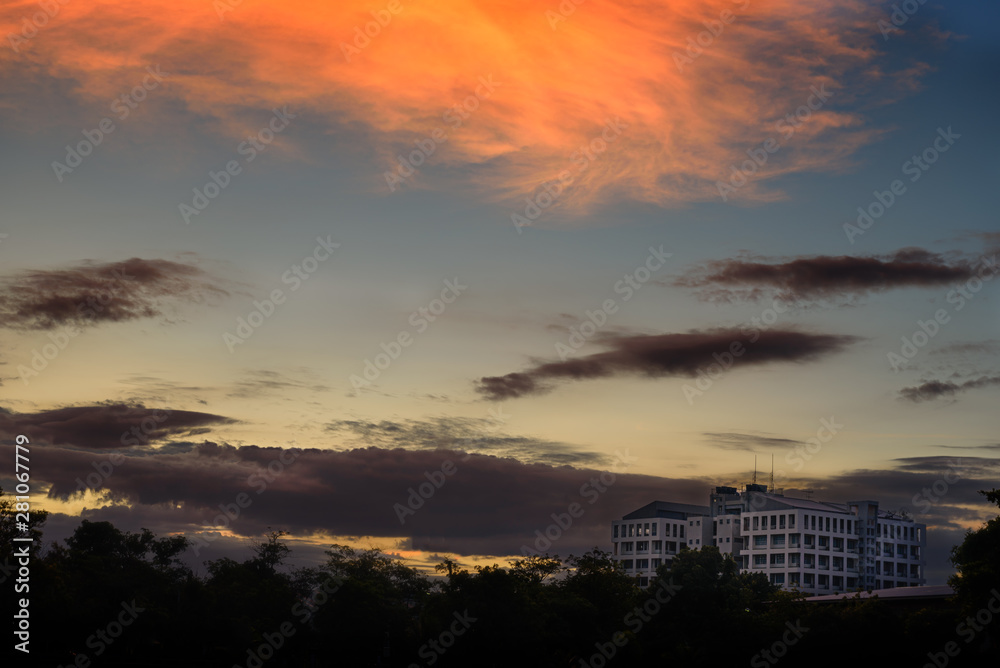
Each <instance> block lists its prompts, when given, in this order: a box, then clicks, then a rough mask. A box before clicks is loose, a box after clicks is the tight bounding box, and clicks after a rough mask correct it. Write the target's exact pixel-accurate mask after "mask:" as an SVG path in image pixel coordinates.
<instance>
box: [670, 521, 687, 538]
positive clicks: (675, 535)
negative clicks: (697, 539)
mask: <svg viewBox="0 0 1000 668" xmlns="http://www.w3.org/2000/svg"><path fill="white" fill-rule="evenodd" d="M671 526H673V527H674V535H673V537H674V538H677V525H676V524H673V525H671ZM683 537H684V534H681V538H683Z"/></svg>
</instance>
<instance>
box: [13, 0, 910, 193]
mask: <svg viewBox="0 0 1000 668" xmlns="http://www.w3.org/2000/svg"><path fill="white" fill-rule="evenodd" d="M223 4H224V3H210V2H204V1H203V0H134V1H133V2H129V3H111V4H107V3H106V4H102V5H99V6H97V5H93V4H91V3H68V4H66V5H64V6H61V7H60V13H59V16H58V17H57V19H55V20H54V21H53V24H56V23H57V25H54V26H53V27H50V28H47V30H48V31H50V32H54V31H58V39H45V38H44V35H43V36H42V37H39V38H36V39H33V40H30V41H29V42H28V43H27V44H26V45H24V47H23V50H22V53H20V54H18V53H14V52H13V51H12V50H11V49H5V50H4V51H2V52H0V69H2V70H3V71H2V72H0V77H3V78H4V79H6V80H8V81H11V82H12V83H13V84H16V86H17V87H15V88H14V89H13V91H12V94H13V95H17V94H18V93H21V92H22V90H23V91H24V92H26V91H27V90H34V89H33V88H31V86H34V85H35V84H36V82H31V83H30V84H29V83H28V80H30V78H31V77H46V78H50V79H57V80H60V81H74V82H76V85H74V86H73V88H72V90H73V91H74V94H76V95H79V96H80V97H82V98H83V100H82V101H83V102H85V103H86V102H93V103H94V104H95V105H99V106H100V107H102V108H106V107H107V104H108V101H109V100H112V99H114V98H115V97H117V96H118V95H120V94H121V92H122V90H121V86H122V83H121V82H122V81H129V77H130V76H133V77H136V76H139V75H138V74H136V72H141V71H143V68H144V67H146V66H148V65H158V66H161V67H162V69H163V71H164V72H165V73H167V74H169V79H168V84H166V85H165V86H164V87H163V90H162V91H157V99H156V100H155V101H153V102H150V103H149V104H148V105H147V106H146V107H144V115H145V116H146V117H147V118H148V119H149V121H148V122H150V123H153V124H159V125H163V124H169V123H170V120H171V119H169V118H168V117H167V116H166V114H165V113H164V112H160V111H159V109H160V106H159V105H161V104H162V107H163V109H168V108H169V109H173V110H176V109H177V108H181V109H186V110H187V111H188V113H190V115H191V116H190V118H191V120H192V121H193V122H191V123H186V124H184V125H178V127H177V130H178V132H177V135H178V137H183V136H184V133H185V132H189V131H190V128H191V127H193V126H196V125H197V126H201V127H204V126H205V125H206V124H207V125H209V126H210V127H213V128H215V129H218V130H221V131H222V132H224V133H226V134H228V135H231V136H232V137H233V138H234V139H237V138H239V137H241V136H244V135H245V132H246V126H247V124H248V123H252V122H253V121H252V120H250V117H251V116H252V114H253V113H259V112H260V111H261V110H268V109H270V108H271V107H272V106H274V105H283V104H288V105H290V107H291V108H292V110H293V111H295V112H296V113H298V112H302V113H303V114H307V115H308V116H309V118H310V119H311V121H310V122H317V123H320V124H326V125H327V126H328V127H330V128H332V129H333V131H334V132H336V133H337V134H338V135H341V136H347V135H349V134H350V135H352V136H355V137H358V136H364V137H365V141H366V142H369V145H368V146H367V147H366V150H367V151H370V155H372V156H373V158H374V159H375V160H374V161H375V163H376V167H375V169H373V170H372V172H373V173H372V179H371V181H372V187H373V189H374V188H378V189H382V191H383V192H385V190H384V186H385V184H384V183H383V182H382V181H383V180H382V177H381V173H382V171H383V170H384V169H385V170H389V169H394V168H395V167H396V166H397V165H398V162H397V158H396V156H397V155H399V154H400V152H401V151H405V152H407V153H408V152H410V151H413V150H414V142H415V141H418V140H422V139H425V138H428V137H430V136H432V133H433V132H434V131H443V132H446V133H447V139H446V141H443V142H442V143H440V145H438V146H437V151H436V152H435V154H434V155H433V156H432V159H431V160H428V164H427V167H424V168H422V170H421V174H418V175H417V176H416V177H415V178H414V179H412V180H411V181H410V182H411V183H412V184H413V185H416V186H418V187H445V186H448V185H453V184H454V183H453V181H446V182H443V183H437V182H435V180H434V177H433V174H434V172H435V167H437V166H440V168H441V170H442V171H446V172H447V173H448V174H450V175H451V176H454V175H455V174H464V175H466V176H467V178H469V179H470V180H471V182H472V183H473V184H477V183H478V184H481V185H482V186H484V188H485V189H486V190H487V191H489V192H492V193H493V194H495V195H498V196H504V195H510V196H512V197H513V196H516V195H523V194H525V193H529V192H531V191H533V190H535V189H536V188H537V187H538V186H540V185H541V184H542V183H543V182H545V181H549V180H553V179H556V178H557V177H558V175H559V173H560V172H561V171H563V170H567V169H569V170H573V166H574V164H577V161H578V159H579V158H580V156H581V155H582V154H581V153H579V152H580V151H581V150H584V149H587V147H589V146H590V145H591V142H592V141H594V140H595V138H599V137H600V133H601V131H602V126H603V125H604V123H605V122H606V121H607V120H608V119H614V118H621V120H622V121H624V122H626V123H627V124H628V126H629V127H628V130H627V131H626V132H625V134H623V135H622V136H621V137H620V138H619V140H618V142H617V145H616V146H614V147H613V148H609V149H608V150H607V151H605V152H603V153H602V154H601V155H600V156H598V158H597V159H595V160H593V161H589V162H586V163H585V164H587V167H586V169H583V170H576V171H574V174H575V181H574V183H573V184H572V186H571V191H570V192H568V193H566V194H564V195H563V196H562V197H561V198H560V204H565V205H567V206H574V207H577V208H583V207H587V206H589V205H591V204H593V203H595V202H599V201H603V200H607V199H610V198H614V197H619V196H626V197H629V198H631V199H636V200H641V201H647V202H656V203H660V204H674V203H677V202H688V201H698V200H711V199H715V198H716V197H718V189H717V187H716V182H717V181H720V180H722V181H725V180H727V179H728V178H729V174H730V169H731V165H732V164H733V163H740V162H741V161H743V160H746V159H747V155H746V153H745V151H746V150H748V149H751V148H754V147H757V146H759V145H760V144H761V143H762V142H764V141H765V140H767V139H768V138H770V137H778V138H781V137H783V136H782V134H781V131H780V126H779V125H778V123H780V122H781V121H782V120H783V119H785V117H786V116H788V115H789V114H795V112H796V110H797V109H799V108H800V107H802V106H803V105H805V104H806V102H807V100H808V99H809V95H810V94H811V93H810V91H811V88H812V87H814V86H815V87H823V86H825V87H826V90H827V91H828V92H829V93H831V94H832V96H833V98H832V100H831V101H830V102H829V103H828V104H826V105H825V106H824V107H823V108H822V109H819V110H815V111H813V112H811V114H810V117H809V118H808V119H807V120H806V121H804V122H803V123H802V124H801V125H799V126H798V127H797V129H796V131H795V132H796V136H795V138H794V141H790V142H788V143H787V146H783V147H782V150H781V153H780V154H777V155H775V156H773V157H772V159H771V162H770V164H768V165H767V169H766V170H761V173H760V174H759V175H758V176H757V177H756V178H755V179H753V180H751V182H750V183H749V184H747V185H746V186H745V187H743V188H740V190H739V191H738V193H737V194H736V195H735V196H737V197H740V198H744V199H746V200H751V201H753V200H757V201H766V200H773V199H776V198H779V197H781V193H779V192H776V191H774V190H769V189H768V188H767V187H766V185H765V184H766V183H767V182H768V181H769V180H771V179H774V178H776V177H780V176H782V175H787V174H793V173H799V172H803V171H825V170H830V169H837V168H839V167H842V166H844V165H845V164H848V163H849V162H850V157H851V155H852V154H853V153H854V152H855V151H856V150H857V149H858V148H859V147H861V146H864V145H866V144H868V143H869V142H871V141H872V140H873V139H874V138H875V137H877V136H878V134H879V133H878V131H877V130H875V129H873V128H872V127H871V126H870V125H869V124H868V123H867V122H866V119H865V118H864V117H863V115H861V114H860V113H858V112H856V111H851V110H848V103H850V102H851V101H854V100H856V99H857V98H858V97H859V96H861V95H864V96H868V97H872V98H877V101H878V102H886V101H889V100H894V99H898V98H899V97H901V96H902V95H904V94H908V93H910V92H912V89H913V88H914V87H915V85H916V84H915V83H914V82H915V81H918V80H919V79H920V76H921V75H922V74H923V73H924V72H925V71H926V67H925V66H922V65H921V64H915V65H914V64H908V65H907V66H906V67H907V69H906V72H905V76H896V77H893V76H888V75H889V74H890V73H889V72H888V71H886V68H887V66H886V65H885V63H880V64H879V65H878V66H877V67H876V66H875V62H876V61H877V59H878V58H879V56H880V52H879V48H880V45H879V43H878V42H877V41H876V40H873V39H872V25H873V23H874V20H875V19H876V17H877V14H876V12H877V8H876V7H873V6H868V5H867V4H865V3H847V4H846V5H845V4H843V3H840V4H836V5H833V4H830V3H827V2H819V1H808V0H767V1H757V0H755V1H754V2H750V1H749V0H741V1H734V0H684V1H677V2H670V3H653V2H646V3H634V2H625V1H623V0H591V1H590V2H588V3H586V6H583V5H580V6H579V7H578V8H577V9H576V11H575V12H573V13H572V15H570V16H568V17H566V20H565V21H561V22H558V23H556V24H552V22H551V19H550V18H548V17H547V14H546V11H547V10H552V11H553V12H558V11H559V4H558V3H553V4H551V5H540V4H539V3H537V2H533V1H532V0H511V1H510V2H504V3H495V2H491V3H487V2H480V1H478V0H440V1H438V2H435V3H434V4H433V6H431V5H427V4H420V3H403V11H401V12H400V13H398V14H396V15H393V16H392V17H391V23H388V24H387V25H385V26H384V27H382V29H381V32H380V34H377V35H375V36H366V35H364V32H365V30H366V29H365V28H364V26H365V25H366V24H369V23H370V22H371V21H372V15H371V14H370V13H369V12H370V10H371V9H372V6H371V3H369V2H364V1H363V0H344V1H343V2H338V3H335V4H330V3H328V2H326V1H325V0H304V1H302V2H296V3H285V4H276V3H273V2H263V1H262V0H244V1H243V2H241V3H239V4H236V3H230V4H229V5H227V7H231V9H230V10H229V11H225V12H224V16H223V20H222V21H220V17H219V14H218V11H217V9H218V7H219V5H223ZM25 7H26V6H25V5H24V4H23V3H8V4H7V5H5V6H4V7H3V9H0V28H2V29H3V33H4V34H7V33H8V32H16V31H17V30H19V28H20V20H21V19H22V17H23V16H24V14H25V12H27V11H28V9H25ZM27 7H29V8H30V7H31V5H28V6H27ZM724 15H727V16H732V17H734V18H732V19H730V20H728V21H727V22H726V23H723V22H721V21H720V17H721V16H724ZM713 22H714V23H713ZM706 23H712V25H716V24H717V25H718V26H719V30H721V31H722V32H720V33H719V34H718V35H717V36H716V37H714V39H712V40H710V43H709V44H707V45H704V44H703V45H702V46H698V42H704V39H705V38H704V37H703V36H702V35H707V34H709V33H708V31H707V30H706ZM136 26H141V29H136ZM359 35H360V37H359ZM695 40H697V41H698V42H695ZM427 44H433V45H434V48H433V49H428V48H426V45H427ZM692 44H695V47H696V48H693V47H692V46H691V45H692ZM352 50H353V51H352ZM761 54H766V57H761ZM28 57H30V59H31V63H32V66H31V68H25V67H24V59H25V58H28ZM303 62H311V63H316V65H317V66H316V67H308V68H303V67H302V63H303ZM205 63H211V64H212V66H211V76H210V77H207V76H206V74H205V70H204V64H205ZM15 74H16V76H15ZM489 76H493V77H494V80H495V81H497V82H499V84H500V85H499V86H498V87H497V89H496V91H495V92H494V93H493V94H492V95H491V97H490V99H489V100H487V101H485V102H483V103H482V104H480V105H478V106H474V105H473V104H471V103H467V102H466V100H467V99H468V98H469V97H470V96H472V95H474V92H475V89H476V87H477V86H478V85H479V80H480V77H489ZM893 82H897V83H893ZM21 87H23V89H22V88H21ZM18 97H19V99H23V100H26V101H30V100H31V99H33V98H32V96H29V95H18ZM474 101H475V100H473V102H474ZM40 104H41V102H40ZM463 104H467V106H468V107H469V109H462V105H463ZM456 106H457V107H458V109H459V111H458V112H455V111H452V114H451V115H450V116H448V115H446V114H447V113H448V112H449V110H452V109H453V108H455V107H456ZM22 111H23V113H24V116H25V118H24V119H23V120H22V121H21V122H23V123H24V124H26V125H32V126H37V124H38V123H40V122H42V121H40V120H39V119H40V117H41V115H40V114H37V113H35V114H33V113H32V111H31V110H30V109H27V108H25V109H24V110H22ZM47 111H48V110H47ZM466 119H467V120H466ZM456 120H460V121H462V122H461V123H460V124H457V125H456ZM129 122H130V123H131V124H132V125H131V127H133V128H137V126H138V125H139V123H141V121H139V120H135V121H133V120H132V119H130V120H129ZM173 122H174V123H176V119H173ZM258 122H259V121H258ZM786 123H787V122H786ZM272 150H280V149H279V148H275V149H272Z"/></svg>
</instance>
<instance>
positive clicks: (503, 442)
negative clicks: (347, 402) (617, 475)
mask: <svg viewBox="0 0 1000 668" xmlns="http://www.w3.org/2000/svg"><path fill="white" fill-rule="evenodd" d="M327 430H328V431H329V432H331V433H336V434H351V435H353V436H354V441H355V442H357V443H363V444H365V445H371V446H377V447H381V448H405V449H419V450H440V449H445V448H446V449H453V450H460V451H463V452H474V453H480V454H490V455H496V456H498V457H513V458H515V459H517V460H518V461H521V462H525V463H539V464H551V465H557V466H561V465H569V466H597V465H600V464H602V463H605V462H606V460H607V457H606V456H605V455H603V454H600V453H596V452H588V451H585V450H583V449H582V448H579V447H576V446H573V445H571V444H567V443H556V442H553V441H547V440H544V439H538V438H531V437H527V436H512V435H509V434H505V433H502V432H500V431H498V430H497V423H496V422H495V421H493V420H490V419H487V418H468V417H439V418H433V419H430V420H405V421H393V420H382V421H379V422H371V421H367V420H336V421H334V422H331V423H330V424H329V425H328V426H327Z"/></svg>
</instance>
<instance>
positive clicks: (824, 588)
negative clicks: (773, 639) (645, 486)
mask: <svg viewBox="0 0 1000 668" xmlns="http://www.w3.org/2000/svg"><path fill="white" fill-rule="evenodd" d="M612 544H613V548H612V554H613V555H614V558H615V559H616V560H618V561H621V562H622V565H623V566H624V567H625V571H626V572H627V573H628V574H630V575H634V576H636V577H638V578H639V584H640V585H641V586H646V585H647V584H648V582H649V579H650V578H651V577H652V575H653V574H654V572H655V571H656V568H657V567H658V566H660V565H661V564H663V563H669V560H670V558H671V556H672V555H673V554H676V553H677V550H679V549H680V546H681V545H686V546H687V547H688V548H690V549H700V548H701V547H702V546H704V545H715V546H717V547H718V548H719V551H720V552H722V553H723V554H730V555H732V557H733V559H735V560H736V562H737V563H738V564H739V565H740V568H741V569H742V570H743V571H747V572H759V573H764V574H765V575H767V577H768V579H769V580H770V581H771V582H772V583H773V584H776V585H779V586H781V587H783V588H785V589H797V590H799V591H802V592H804V593H806V594H808V595H817V594H833V593H837V592H848V591H856V590H858V589H865V590H867V589H891V588H894V587H912V586H918V585H923V584H925V582H926V580H925V579H924V566H925V561H924V549H925V547H926V544H927V536H926V525H924V524H919V523H916V522H914V521H913V520H912V519H910V518H908V517H903V516H899V515H894V514H891V513H888V512H886V511H880V510H879V508H878V502H877V501H849V502H847V503H827V502H821V501H811V500H808V499H797V498H792V497H786V496H784V495H782V494H779V493H774V492H768V491H767V487H766V486H764V485H747V486H746V488H745V489H744V490H743V491H742V492H739V491H737V490H736V488H734V487H716V488H715V493H713V494H711V495H710V497H709V506H708V507H702V506H691V505H686V504H677V503H667V502H663V501H657V502H654V503H651V504H649V505H647V506H644V507H642V508H640V509H639V510H636V511H635V512H632V513H629V514H628V515H625V516H624V517H623V518H622V519H621V520H615V521H613V522H612Z"/></svg>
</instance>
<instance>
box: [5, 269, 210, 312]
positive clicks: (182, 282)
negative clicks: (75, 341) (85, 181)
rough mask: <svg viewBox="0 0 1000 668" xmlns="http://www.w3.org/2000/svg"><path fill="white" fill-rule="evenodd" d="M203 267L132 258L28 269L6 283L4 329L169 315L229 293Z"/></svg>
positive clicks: (8, 277) (6, 280)
mask: <svg viewBox="0 0 1000 668" xmlns="http://www.w3.org/2000/svg"><path fill="white" fill-rule="evenodd" d="M218 283H219V282H218V281H217V280H216V279H213V278H212V277H210V276H209V275H208V274H207V273H206V272H205V271H204V270H202V269H200V268H199V267H196V266H193V265H190V264H182V263H179V262H171V261H169V260H143V259H140V258H132V259H130V260H125V261H122V262H104V263H98V262H91V261H88V262H84V263H82V264H80V265H77V266H75V267H72V268H68V269H45V270H28V271H23V272H21V273H18V274H14V275H12V276H7V277H5V278H2V279H0V326H3V327H7V328H11V329H55V328H57V327H61V326H70V325H72V326H92V325H97V324H100V323H103V322H121V321H125V320H136V319H139V318H153V317H158V316H164V315H166V314H167V312H168V309H169V308H170V306H171V305H172V304H175V303H178V302H203V301H205V300H206V299H210V298H215V297H221V296H226V295H228V294H229V293H228V292H226V291H225V290H223V289H222V288H221V287H219V286H218Z"/></svg>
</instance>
